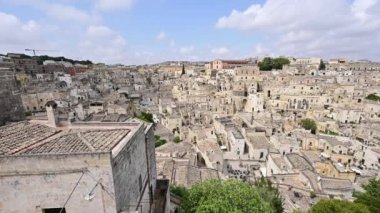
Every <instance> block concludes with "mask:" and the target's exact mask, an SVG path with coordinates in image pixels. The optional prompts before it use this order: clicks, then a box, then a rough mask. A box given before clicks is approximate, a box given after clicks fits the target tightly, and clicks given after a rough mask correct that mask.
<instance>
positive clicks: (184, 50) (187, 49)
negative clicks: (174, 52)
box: [178, 45, 194, 54]
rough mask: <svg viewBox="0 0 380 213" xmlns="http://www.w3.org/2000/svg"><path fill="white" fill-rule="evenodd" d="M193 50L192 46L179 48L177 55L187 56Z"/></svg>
mask: <svg viewBox="0 0 380 213" xmlns="http://www.w3.org/2000/svg"><path fill="white" fill-rule="evenodd" d="M193 50H194V46H192V45H191V46H185V47H180V48H179V49H178V51H179V53H181V54H189V53H191V52H193Z"/></svg>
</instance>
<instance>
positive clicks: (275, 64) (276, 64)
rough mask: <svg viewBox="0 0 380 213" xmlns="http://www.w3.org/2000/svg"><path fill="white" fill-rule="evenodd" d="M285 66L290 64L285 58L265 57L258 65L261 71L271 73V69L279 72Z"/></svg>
mask: <svg viewBox="0 0 380 213" xmlns="http://www.w3.org/2000/svg"><path fill="white" fill-rule="evenodd" d="M285 64H290V61H289V59H287V58H281V57H280V58H273V59H272V58H270V57H265V58H264V59H263V61H262V62H260V63H259V64H258V66H259V68H260V70H261V71H271V70H272V69H277V70H280V69H282V67H283V66H284V65H285Z"/></svg>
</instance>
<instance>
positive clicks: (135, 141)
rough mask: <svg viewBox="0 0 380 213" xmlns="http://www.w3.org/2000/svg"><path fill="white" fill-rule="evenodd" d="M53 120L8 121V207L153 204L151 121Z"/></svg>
mask: <svg viewBox="0 0 380 213" xmlns="http://www.w3.org/2000/svg"><path fill="white" fill-rule="evenodd" d="M48 107H50V108H51V111H54V109H55V107H56V106H54V104H52V106H50V105H47V108H48ZM50 108H49V109H50ZM51 116H54V113H50V114H48V117H51ZM53 120H54V119H53ZM52 123H54V122H52V121H51V119H49V120H48V121H36V120H34V121H29V122H19V123H13V124H10V125H7V126H4V127H1V128H0V144H1V145H0V165H1V167H0V192H1V196H0V206H1V212H60V211H61V209H62V208H63V210H64V211H63V212H153V209H154V208H155V203H156V202H157V200H158V198H159V197H155V195H156V193H155V189H156V179H157V178H156V160H155V150H154V139H153V128H152V126H151V125H145V124H143V123H141V122H136V121H130V122H123V123H118V122H74V123H72V124H71V125H62V124H58V125H57V127H52ZM160 205H161V204H160Z"/></svg>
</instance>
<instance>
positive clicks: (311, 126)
mask: <svg viewBox="0 0 380 213" xmlns="http://www.w3.org/2000/svg"><path fill="white" fill-rule="evenodd" d="M301 125H302V127H303V128H304V129H306V130H311V133H313V134H315V133H316V132H317V124H316V123H315V121H314V120H312V119H308V118H307V119H303V120H302V121H301Z"/></svg>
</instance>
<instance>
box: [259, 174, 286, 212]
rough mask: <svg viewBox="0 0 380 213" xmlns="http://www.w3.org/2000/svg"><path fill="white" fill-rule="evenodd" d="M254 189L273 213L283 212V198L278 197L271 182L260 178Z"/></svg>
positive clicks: (278, 194) (278, 193) (276, 189)
mask: <svg viewBox="0 0 380 213" xmlns="http://www.w3.org/2000/svg"><path fill="white" fill-rule="evenodd" d="M255 186H256V189H257V191H258V192H259V194H260V196H261V198H262V199H264V200H265V201H267V202H268V203H269V204H270V207H271V208H272V212H274V213H282V212H284V207H283V201H284V200H283V198H282V197H281V195H280V192H279V191H278V188H277V187H274V186H273V185H272V182H271V181H270V180H268V179H266V178H263V177H262V178H261V179H259V180H258V181H256V183H255Z"/></svg>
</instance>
